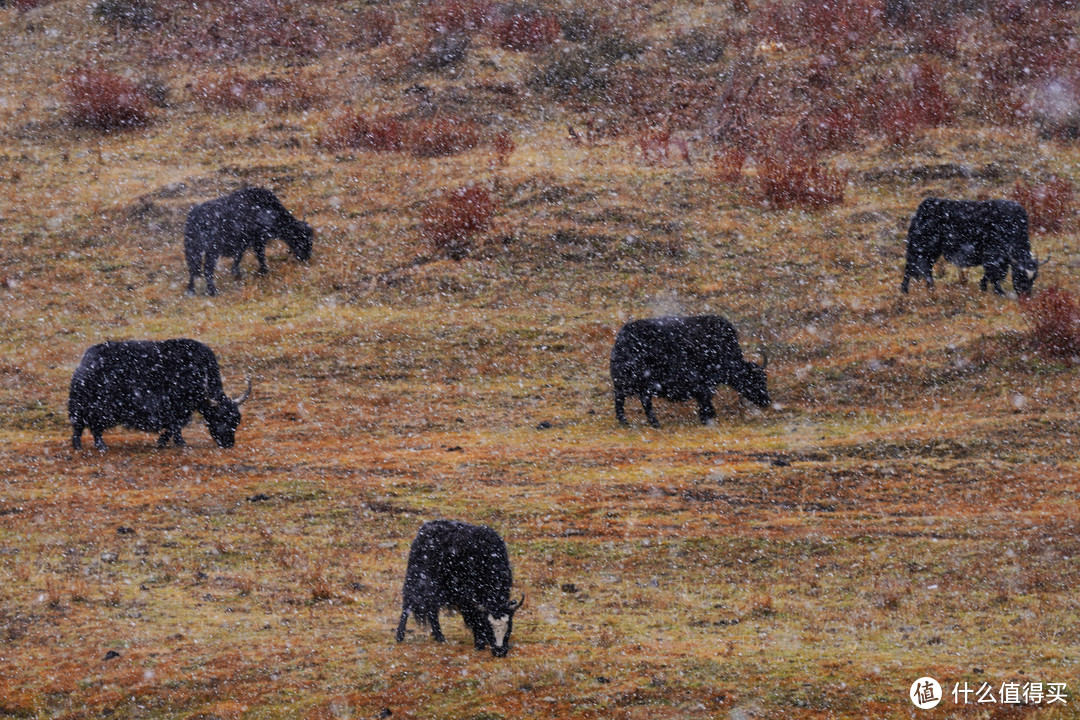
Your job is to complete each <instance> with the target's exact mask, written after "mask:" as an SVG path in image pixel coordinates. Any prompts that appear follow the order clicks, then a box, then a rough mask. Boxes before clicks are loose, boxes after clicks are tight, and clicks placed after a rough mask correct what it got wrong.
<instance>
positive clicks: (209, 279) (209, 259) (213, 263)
mask: <svg viewBox="0 0 1080 720" xmlns="http://www.w3.org/2000/svg"><path fill="white" fill-rule="evenodd" d="M216 267H217V255H212V254H210V253H207V254H206V259H205V260H204V261H203V277H204V278H206V294H207V295H217V288H216V287H214V269H215V268H216Z"/></svg>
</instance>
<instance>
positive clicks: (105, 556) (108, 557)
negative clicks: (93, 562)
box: [101, 552, 120, 564]
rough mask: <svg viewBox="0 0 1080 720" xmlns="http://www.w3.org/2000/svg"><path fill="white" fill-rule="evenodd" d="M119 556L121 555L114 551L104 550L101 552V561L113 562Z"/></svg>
mask: <svg viewBox="0 0 1080 720" xmlns="http://www.w3.org/2000/svg"><path fill="white" fill-rule="evenodd" d="M119 557H120V556H119V555H117V554H116V553H114V552H103V553H101V562H103V563H109V564H112V563H114V562H116V561H117V560H118V559H119Z"/></svg>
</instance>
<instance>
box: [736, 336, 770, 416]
mask: <svg viewBox="0 0 1080 720" xmlns="http://www.w3.org/2000/svg"><path fill="white" fill-rule="evenodd" d="M768 366H769V356H768V355H766V354H765V350H764V348H762V350H761V364H760V365H758V364H757V363H752V362H749V361H744V362H743V363H742V369H741V370H740V371H739V374H738V377H736V378H735V382H734V383H732V385H733V386H734V388H735V389H736V390H738V392H739V394H740V395H742V396H743V397H744V398H746V399H747V400H749V401H750V402H752V403H754V404H755V405H757V406H758V407H768V406H769V402H770V400H769V387H768V385H767V383H766V377H765V368H766V367H768Z"/></svg>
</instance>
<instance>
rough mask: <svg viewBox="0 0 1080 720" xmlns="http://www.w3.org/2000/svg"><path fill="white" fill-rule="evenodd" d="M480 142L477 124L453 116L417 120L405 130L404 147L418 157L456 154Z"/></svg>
mask: <svg viewBox="0 0 1080 720" xmlns="http://www.w3.org/2000/svg"><path fill="white" fill-rule="evenodd" d="M479 143H480V127H479V126H478V125H477V124H476V123H475V122H473V121H472V120H467V119H464V118H459V117H456V116H453V115H442V116H438V117H434V118H430V119H426V120H418V121H416V122H414V123H412V124H411V125H410V126H409V127H407V128H406V129H405V136H404V145H405V148H406V149H407V150H408V151H409V152H411V153H412V154H413V155H416V156H418V157H441V156H443V155H456V154H457V153H461V152H465V151H466V150H471V149H472V148H474V147H476V146H477V145H478V144H479Z"/></svg>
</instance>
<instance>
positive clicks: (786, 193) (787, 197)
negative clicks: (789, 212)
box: [758, 155, 847, 210]
mask: <svg viewBox="0 0 1080 720" xmlns="http://www.w3.org/2000/svg"><path fill="white" fill-rule="evenodd" d="M758 184H759V186H760V188H761V196H762V199H763V200H764V201H765V202H767V203H768V204H770V205H772V206H773V207H775V208H781V209H783V208H793V207H804V208H808V209H811V210H818V209H821V208H824V207H828V206H830V205H838V204H840V203H842V202H844V187H845V186H846V185H847V173H841V172H836V171H833V170H829V169H827V168H825V167H822V166H821V165H818V164H816V163H814V162H812V161H809V160H806V159H802V158H798V157H795V156H792V155H785V157H783V158H779V157H766V158H764V159H762V160H761V161H760V162H759V163H758Z"/></svg>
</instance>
